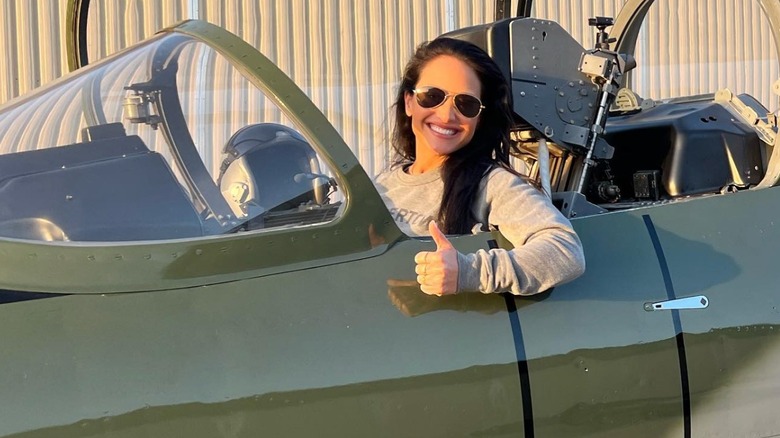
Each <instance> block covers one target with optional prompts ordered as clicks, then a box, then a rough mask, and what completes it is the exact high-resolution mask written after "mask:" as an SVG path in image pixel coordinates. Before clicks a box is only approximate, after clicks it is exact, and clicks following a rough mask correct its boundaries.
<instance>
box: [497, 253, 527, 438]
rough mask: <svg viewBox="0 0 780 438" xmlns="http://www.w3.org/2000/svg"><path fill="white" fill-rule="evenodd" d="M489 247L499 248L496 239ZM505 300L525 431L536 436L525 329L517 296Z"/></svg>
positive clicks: (507, 296) (506, 295) (507, 297)
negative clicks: (513, 347) (519, 313)
mask: <svg viewBox="0 0 780 438" xmlns="http://www.w3.org/2000/svg"><path fill="white" fill-rule="evenodd" d="M488 248H490V249H496V248H498V243H497V242H496V241H495V240H488ZM503 295H504V301H505V302H506V310H507V313H508V314H509V325H511V326H512V339H514V341H515V357H516V358H517V372H518V373H519V375H520V398H521V400H522V402H523V431H524V432H525V438H533V436H534V410H533V407H532V405H531V380H530V378H529V377H528V360H527V358H526V354H525V341H523V329H522V327H520V317H519V316H518V315H517V305H516V304H515V297H514V295H512V294H510V293H505V294H503Z"/></svg>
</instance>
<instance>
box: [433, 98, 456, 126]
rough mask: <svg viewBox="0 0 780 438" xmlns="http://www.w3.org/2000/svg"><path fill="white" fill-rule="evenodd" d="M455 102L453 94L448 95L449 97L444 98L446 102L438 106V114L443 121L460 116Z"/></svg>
mask: <svg viewBox="0 0 780 438" xmlns="http://www.w3.org/2000/svg"><path fill="white" fill-rule="evenodd" d="M454 103H455V102H454V101H453V99H452V96H447V98H446V99H444V103H442V104H441V105H439V106H438V107H437V108H436V115H437V116H439V118H440V119H441V120H442V121H443V122H449V121H450V120H453V119H455V118H457V117H458V114H457V113H456V109H455V105H454Z"/></svg>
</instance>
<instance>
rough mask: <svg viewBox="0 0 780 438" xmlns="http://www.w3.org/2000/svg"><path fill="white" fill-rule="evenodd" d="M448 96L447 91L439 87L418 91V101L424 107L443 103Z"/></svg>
mask: <svg viewBox="0 0 780 438" xmlns="http://www.w3.org/2000/svg"><path fill="white" fill-rule="evenodd" d="M446 96H447V93H445V92H444V91H442V90H440V89H438V88H429V89H428V90H426V91H422V92H420V93H417V103H419V104H420V106H421V107H423V108H433V107H435V106H438V105H441V103H442V102H444V99H445V98H446Z"/></svg>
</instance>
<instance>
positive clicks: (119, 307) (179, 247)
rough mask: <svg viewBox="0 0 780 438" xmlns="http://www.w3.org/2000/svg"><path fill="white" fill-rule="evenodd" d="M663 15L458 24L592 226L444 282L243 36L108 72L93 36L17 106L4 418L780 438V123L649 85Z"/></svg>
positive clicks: (119, 60)
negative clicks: (503, 266) (564, 247)
mask: <svg viewBox="0 0 780 438" xmlns="http://www.w3.org/2000/svg"><path fill="white" fill-rule="evenodd" d="M76 3H77V4H78V3H79V2H76ZM84 3H86V4H88V2H82V4H84ZM498 3H499V4H500V6H502V7H503V8H506V7H508V4H509V3H511V2H498ZM652 3H653V2H652V1H639V0H629V1H627V2H626V5H625V7H624V9H623V10H622V11H621V12H620V14H618V15H617V16H616V17H615V18H614V20H613V19H612V18H610V17H583V23H585V22H588V21H589V23H590V24H591V26H592V31H593V34H594V35H595V36H596V43H595V44H594V45H593V46H591V47H583V46H582V45H580V43H578V42H577V41H576V40H575V39H574V38H573V37H572V36H571V35H570V34H569V33H568V32H567V31H566V30H565V29H563V28H562V27H561V26H560V25H559V24H557V23H556V22H555V21H552V20H547V19H540V18H534V17H529V16H527V12H528V11H530V8H529V6H528V4H529V3H528V2H520V5H519V6H518V9H517V10H518V12H520V13H518V14H517V15H518V16H514V17H509V16H506V17H497V18H499V19H498V20H497V21H495V22H492V23H487V24H484V25H480V26H475V27H469V28H465V29H459V30H456V31H453V32H451V33H449V34H448V35H449V36H452V37H455V38H462V39H465V40H468V41H472V42H474V43H476V44H478V45H480V46H482V47H483V48H484V49H485V50H486V51H487V52H488V53H489V54H490V55H491V56H492V57H493V58H494V59H495V60H496V62H497V63H498V64H499V66H500V67H501V68H502V70H503V72H504V73H505V75H506V77H507V80H508V81H510V82H511V85H512V90H513V100H514V111H515V116H516V119H517V125H516V126H515V127H514V129H513V139H514V140H515V141H517V143H518V146H519V147H520V149H521V150H522V151H523V154H522V156H520V157H518V158H517V159H518V161H519V162H524V163H525V164H527V165H528V171H529V174H530V175H531V177H533V178H535V179H538V180H539V181H540V184H542V185H543V186H544V187H545V188H546V190H548V191H549V193H550V194H551V197H552V201H553V203H554V204H555V205H556V206H558V207H559V208H560V209H561V211H562V212H563V213H564V214H565V215H567V216H568V217H569V218H570V219H571V221H572V224H573V226H574V228H575V229H576V231H577V233H578V234H579V236H580V238H581V240H582V242H583V246H584V249H585V255H586V262H587V270H586V272H585V274H584V275H583V276H582V277H580V278H578V279H577V280H575V281H573V282H570V283H567V284H563V285H560V286H557V287H555V288H554V289H553V290H549V291H547V292H544V293H541V294H538V295H534V296H514V295H510V294H480V293H463V294H457V295H451V296H443V297H437V296H429V295H426V294H424V293H423V292H422V291H421V290H420V288H419V285H418V284H417V283H416V280H415V278H416V276H415V272H414V255H415V254H416V253H418V252H419V251H424V250H431V249H432V248H434V243H433V242H432V240H431V239H430V238H420V237H409V236H406V235H404V234H403V233H402V232H401V231H400V230H399V229H398V228H397V226H396V225H395V222H394V220H393V217H392V216H391V214H390V212H389V211H388V210H387V208H386V207H385V205H384V203H383V202H382V199H381V198H380V196H379V195H378V193H377V191H376V189H375V188H374V185H373V183H372V181H371V178H370V177H369V175H368V174H367V173H366V171H365V170H364V169H363V168H362V167H361V165H360V163H359V161H358V160H357V158H356V157H355V155H354V154H353V153H352V152H351V150H350V149H349V147H348V145H347V144H345V142H344V140H343V139H342V138H341V136H340V135H339V133H338V132H337V131H336V129H334V127H333V126H332V124H331V123H330V122H329V121H328V119H327V118H326V117H325V116H324V115H323V113H322V112H321V111H320V110H319V109H318V108H317V107H316V106H315V105H314V104H313V103H312V102H311V100H310V99H309V97H307V95H306V94H305V93H304V92H302V91H301V89H300V88H299V87H298V86H297V85H296V84H295V83H294V82H293V81H292V80H291V79H290V78H289V77H288V76H287V75H285V74H284V73H283V72H282V71H281V70H280V69H279V68H278V67H277V66H276V65H274V63H273V62H271V61H270V60H269V59H268V58H267V57H266V56H264V55H263V54H261V53H259V52H258V51H257V50H256V49H255V48H253V47H251V46H250V45H249V44H247V43H246V42H244V41H242V40H241V39H240V38H238V37H236V36H235V35H233V34H231V33H229V32H228V31H226V30H225V29H222V28H220V27H217V26H215V25H212V24H209V23H206V22H203V21H197V20H191V21H186V22H183V23H180V24H178V25H175V26H172V27H169V28H166V29H164V30H162V31H160V32H159V33H158V34H156V35H155V36H153V37H152V38H150V39H148V40H146V41H143V42H141V43H139V44H136V45H134V46H132V47H130V48H128V49H126V50H124V51H122V52H120V53H117V54H115V55H112V56H110V57H108V58H106V59H103V60H99V61H95V62H91V60H90V62H89V63H87V62H86V61H87V58H86V57H85V56H83V55H84V53H85V51H84V50H83V49H84V47H83V46H82V45H80V44H79V41H82V40H79V39H78V38H75V39H74V42H73V44H71V47H72V48H73V50H74V52H73V53H71V54H70V57H71V59H72V60H75V61H74V62H76V63H80V65H79V67H80V68H78V69H77V70H75V71H74V72H73V73H71V74H69V75H67V76H65V77H63V78H61V79H59V80H57V81H55V82H53V83H52V84H50V85H48V86H45V87H43V88H42V89H40V90H38V91H35V92H33V93H31V94H30V95H28V96H24V97H21V98H19V99H16V100H14V101H11V102H9V103H8V104H6V105H5V106H3V107H0V334H2V335H1V336H0V352H2V360H0V388H2V391H0V436H9V437H77V436H78V437H84V436H90V437H98V436H100V437H108V436H111V437H137V436H191V437H199V436H203V437H216V436H224V437H235V436H247V437H249V436H251V437H255V436H294V437H300V436H323V435H325V436H360V437H365V436H394V437H395V436H447V437H450V436H491V437H493V436H495V437H499V436H506V437H510V436H511V437H567V436H571V437H585V436H593V437H625V436H631V437H659V436H669V437H690V436H730V437H731V436H777V435H780V417H779V416H777V415H776V411H777V408H778V406H780V367H778V366H777V364H778V363H780V293H778V290H777V284H779V283H780V273H779V272H780V270H777V268H773V266H774V262H773V261H772V260H774V255H775V253H776V251H777V247H778V245H780V229H779V228H780V227H779V226H780V223H778V224H775V222H777V221H778V219H777V218H780V189H778V188H777V187H776V186H777V184H778V179H780V156H778V155H779V154H780V148H778V147H776V143H777V138H778V136H777V118H776V114H775V113H773V112H772V111H771V110H770V109H769V108H767V107H766V106H764V105H763V104H762V103H761V102H759V101H758V99H756V98H754V97H752V96H750V95H747V94H740V93H739V90H731V89H729V88H728V84H723V86H722V87H721V88H718V89H715V90H712V92H711V93H710V94H706V95H697V96H687V97H686V96H679V97H676V98H673V99H664V100H653V99H649V98H643V97H642V96H640V95H639V94H638V93H637V92H636V91H634V90H632V87H631V75H632V72H633V71H634V70H635V69H634V67H635V65H636V64H637V62H639V61H640V60H637V57H636V56H635V55H636V53H635V50H636V44H637V39H638V35H640V28H641V25H642V23H643V19H644V18H645V16H646V14H647V12H648V9H649V8H650V6H651V4H652ZM759 3H760V5H761V7H762V8H763V11H764V12H765V13H766V17H767V20H768V22H769V23H770V26H771V29H772V31H773V34H774V39H775V41H780V36H779V35H780V4H779V3H777V2H775V1H770V0H763V1H759ZM499 10H504V9H502V8H499ZM71 14H72V16H73V17H74V20H76V21H75V24H74V25H73V26H72V28H73V29H76V30H79V29H82V30H83V29H85V28H86V26H80V25H79V24H78V19H79V17H82V18H83V15H84V14H79V13H78V9H72V10H71ZM589 18H590V20H588V19H589ZM778 84H780V82H775V85H774V88H775V89H780V85H778ZM235 101H240V102H244V103H245V106H244V108H245V110H243V111H238V112H236V111H234V110H233V107H234V106H232V105H227V103H231V102H235ZM767 105H768V104H767ZM449 237H450V238H451V242H452V244H453V245H454V246H455V247H456V248H457V249H458V250H459V251H462V252H474V251H476V250H479V249H488V248H489V247H491V246H492V245H498V246H504V247H505V246H506V245H507V244H508V243H507V242H506V240H505V239H503V237H502V236H501V234H500V233H499V232H498V231H494V232H481V233H477V234H470V235H462V236H449Z"/></svg>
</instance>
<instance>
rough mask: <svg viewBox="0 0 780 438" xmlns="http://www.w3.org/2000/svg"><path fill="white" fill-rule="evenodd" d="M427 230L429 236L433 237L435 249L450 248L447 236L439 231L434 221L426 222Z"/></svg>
mask: <svg viewBox="0 0 780 438" xmlns="http://www.w3.org/2000/svg"><path fill="white" fill-rule="evenodd" d="M428 232H430V233H431V237H433V241H434V242H436V250H437V251H440V250H442V249H450V248H452V244H451V243H450V241H449V240H447V236H445V235H444V233H442V232H441V230H440V229H439V226H438V225H436V221H431V222H430V223H429V224H428Z"/></svg>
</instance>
